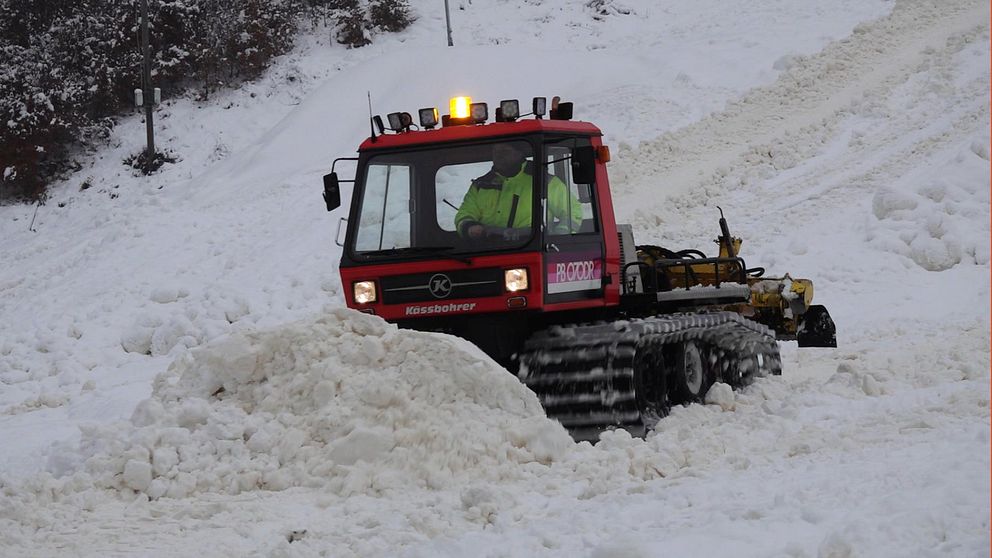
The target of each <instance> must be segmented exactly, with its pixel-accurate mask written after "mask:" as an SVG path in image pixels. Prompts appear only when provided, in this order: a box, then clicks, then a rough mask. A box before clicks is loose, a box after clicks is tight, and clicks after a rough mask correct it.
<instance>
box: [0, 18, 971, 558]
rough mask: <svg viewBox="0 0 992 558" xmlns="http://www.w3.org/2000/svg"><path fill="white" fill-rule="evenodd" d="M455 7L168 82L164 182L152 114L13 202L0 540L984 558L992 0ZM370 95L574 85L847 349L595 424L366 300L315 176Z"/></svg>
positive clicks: (675, 235) (199, 548)
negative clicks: (643, 424)
mask: <svg viewBox="0 0 992 558" xmlns="http://www.w3.org/2000/svg"><path fill="white" fill-rule="evenodd" d="M434 4H435V3H432V2H426V1H416V2H413V8H414V11H415V13H416V15H417V16H418V21H417V22H416V23H415V24H414V25H413V27H411V28H410V29H409V30H407V31H404V32H402V33H399V34H396V35H380V36H377V37H375V42H374V43H373V44H372V45H370V46H369V47H365V48H362V49H354V50H346V49H344V48H342V47H340V46H337V45H328V44H327V40H326V37H327V36H328V32H327V30H322V29H318V30H315V31H314V32H313V33H312V34H311V35H308V36H306V37H304V38H303V39H302V40H301V44H300V45H299V46H298V48H297V49H296V50H294V51H293V52H292V53H291V54H289V55H287V56H284V57H283V58H282V59H280V60H279V61H277V63H276V65H275V66H274V67H273V68H272V69H271V70H270V71H269V72H267V73H266V75H265V76H263V77H262V78H260V79H259V80H257V81H255V82H252V83H249V84H246V85H245V86H244V87H243V88H241V89H239V90H236V91H231V92H227V93H221V94H219V95H218V96H216V97H215V98H214V99H212V101H211V103H210V104H206V103H200V102H197V101H194V100H192V99H172V100H166V102H165V103H164V104H163V105H162V106H160V107H159V112H158V115H157V117H156V126H157V130H156V134H157V136H156V138H157V142H158V143H159V145H160V146H164V147H165V148H167V149H169V150H171V151H172V152H174V153H176V154H177V155H178V159H179V161H178V162H177V163H175V164H170V165H166V166H165V167H164V168H163V169H162V170H161V171H160V172H159V173H158V174H156V175H153V176H151V177H142V176H134V175H132V174H131V172H130V171H129V169H128V168H127V167H124V166H123V165H122V163H121V161H122V160H123V159H124V157H126V156H127V155H130V154H133V153H135V152H137V151H138V150H139V149H140V148H141V146H142V145H143V140H144V125H143V123H142V122H141V121H140V119H139V118H137V117H135V118H129V119H125V120H124V121H123V122H122V123H121V125H120V126H119V127H118V128H117V130H116V131H115V136H114V140H113V141H114V143H113V145H112V146H110V147H108V148H107V149H106V150H103V151H101V152H99V153H96V154H94V155H93V156H92V158H91V159H88V160H87V161H86V165H85V166H84V168H83V169H82V170H81V171H79V172H78V173H77V174H76V175H74V176H72V177H71V178H69V179H68V180H66V181H65V182H64V183H62V184H60V185H57V186H56V187H55V188H54V190H53V191H52V196H51V199H50V200H49V201H48V203H46V204H45V205H44V206H41V207H40V209H39V211H38V215H37V219H36V221H35V223H34V227H33V228H34V230H35V231H37V232H34V231H32V230H29V223H30V222H31V221H32V214H33V212H34V211H35V208H34V207H24V206H10V207H0V235H2V236H3V238H4V239H5V243H4V245H3V246H2V247H0V261H2V262H3V263H4V265H3V266H0V316H3V320H0V386H2V388H0V447H2V448H3V451H0V545H2V546H0V547H2V548H3V549H4V551H3V552H4V553H10V554H11V555H18V556H48V555H55V554H79V555H93V556H95V555H120V554H129V553H130V554H134V553H137V554H140V555H143V556H186V555H189V554H191V553H199V554H203V555H208V556H213V555H276V556H298V555H300V556H318V555H333V556H432V557H433V556H466V555H472V556H565V555H568V556H572V555H579V556H595V557H608V556H659V555H675V556H680V555H716V554H718V553H724V554H730V553H733V554H735V555H744V556H798V557H801V556H808V557H813V556H816V557H832V556H979V555H987V554H988V551H989V504H988V503H989V495H990V483H989V467H990V464H989V455H990V444H989V435H990V423H989V399H990V398H989V394H990V386H989V309H990V303H989V276H990V275H989V238H990V228H989V204H990V201H989V183H990V170H989V146H990V136H989V128H990V120H989V109H988V96H989V60H990V57H989V47H988V45H989V27H988V23H987V22H988V21H989V8H988V4H987V3H983V2H977V1H971V0H954V1H946V2H940V3H927V2H918V3H893V2H889V1H871V2H860V1H859V2H853V1H848V0H830V1H827V2H820V3H815V4H809V3H782V2H777V1H774V0H760V1H757V2H750V3H748V4H747V5H746V6H745V5H741V6H737V5H734V4H727V3H726V2H717V1H710V0H702V1H700V2H696V3H693V5H692V6H691V7H686V6H685V5H682V4H678V3H672V2H655V1H648V0H623V1H620V0H607V1H605V2H595V3H592V5H593V6H596V7H597V8H590V7H586V5H587V3H581V4H578V3H574V2H573V3H569V2H566V1H565V0H545V1H544V2H535V1H529V0H528V1H510V0H500V1H497V2H485V3H483V2H479V1H472V0H455V1H453V2H452V4H451V5H452V23H453V27H454V42H455V45H456V47H455V48H454V49H448V48H445V47H444V46H443V44H444V36H445V35H444V14H443V10H440V9H438V7H437V6H435V5H434ZM367 91H368V92H371V95H372V99H373V103H374V106H375V109H376V111H377V112H380V113H386V112H391V111H393V110H406V111H409V112H413V111H414V110H416V109H417V108H420V107H422V106H430V105H431V104H436V105H438V106H441V107H444V106H445V104H446V101H445V100H446V99H447V97H449V96H451V95H454V94H457V93H469V94H471V95H472V96H473V97H474V98H475V99H477V100H485V101H488V102H490V103H495V102H498V100H499V99H504V98H514V97H516V98H519V99H521V100H522V101H526V100H527V99H529V98H530V97H532V96H535V95H547V96H552V95H556V94H557V95H562V96H563V97H564V98H565V99H566V100H572V101H574V102H575V103H576V105H575V106H576V116H577V117H578V118H580V119H583V120H589V121H592V122H594V123H596V124H597V125H598V126H600V127H601V128H602V129H603V131H604V134H605V140H606V142H607V143H609V144H610V145H611V146H612V147H613V148H614V149H613V162H612V163H611V164H610V175H611V187H612V190H613V193H614V196H615V205H616V207H617V213H618V216H619V219H620V221H621V222H629V223H632V224H633V225H634V231H635V235H636V236H637V240H638V242H640V243H655V244H663V245H666V246H669V247H672V248H685V247H702V248H704V249H705V247H707V246H711V247H712V248H710V249H707V251H715V246H714V245H712V239H713V238H714V237H715V236H716V235H717V231H718V229H717V226H716V221H717V218H718V216H719V215H718V212H717V210H716V208H715V206H716V205H719V206H721V207H723V209H724V211H725V212H726V214H727V218H728V220H729V222H730V227H731V231H732V232H733V233H734V234H735V235H737V236H742V237H743V238H744V245H743V253H742V256H743V257H744V258H746V259H747V261H748V263H749V264H750V265H752V266H753V265H761V266H764V267H766V268H768V270H769V272H770V273H771V274H773V275H780V274H782V273H785V272H789V273H790V274H791V275H792V276H793V277H796V278H798V277H808V278H810V279H812V280H813V282H814V283H815V285H816V296H815V302H816V303H821V304H825V305H826V306H827V307H828V308H829V309H830V311H831V314H832V315H833V316H834V319H835V321H836V322H837V326H838V332H837V336H838V348H837V349H798V348H797V347H796V346H795V344H794V343H782V350H783V367H784V373H783V375H782V376H780V377H771V378H765V379H762V380H761V381H759V382H757V383H756V384H755V385H753V386H750V387H749V388H747V389H745V390H743V391H740V392H733V391H731V390H730V389H729V387H727V386H724V385H721V384H718V385H716V386H714V387H713V389H711V391H710V393H709V394H708V397H707V402H706V403H707V404H704V405H693V406H689V407H684V408H683V407H679V408H676V409H674V410H673V412H672V414H671V415H670V416H669V417H667V418H665V419H663V420H662V421H661V422H660V423H659V424H658V429H657V431H656V433H655V434H653V435H651V436H649V437H648V438H647V439H644V440H642V439H637V438H631V437H630V436H629V435H628V434H627V433H626V432H622V431H621V432H612V433H606V434H604V435H603V436H602V438H601V440H600V441H599V442H598V443H597V444H595V445H591V444H589V443H579V444H576V443H573V442H572V441H571V440H570V439H569V438H567V436H566V435H565V433H564V431H563V430H562V429H561V427H560V426H559V425H557V424H556V423H554V422H553V421H550V420H548V419H547V418H545V417H544V416H543V413H542V412H541V410H540V407H539V405H538V402H537V400H536V397H535V396H534V395H533V394H532V393H530V392H529V391H528V390H527V389H526V388H525V387H524V386H523V385H522V384H520V383H519V382H518V381H517V380H516V379H515V378H513V377H512V376H511V375H509V374H507V373H506V372H505V371H503V370H501V369H500V368H499V367H498V366H497V365H495V364H494V363H493V362H492V361H490V360H489V359H488V358H487V357H485V355H483V354H482V353H481V352H480V351H479V350H478V349H476V348H475V347H472V346H471V345H469V344H467V343H465V342H463V341H461V340H458V339H455V338H451V337H447V336H444V335H439V334H424V333H417V332H410V331H403V330H397V329H396V328H394V327H392V326H389V325H387V324H384V323H383V322H381V321H380V320H378V319H376V318H374V317H370V316H365V315H361V314H358V313H355V312H351V311H349V310H346V309H344V308H343V305H344V304H343V300H342V295H341V292H342V289H341V286H340V282H339V279H338V275H337V269H336V266H337V260H338V258H339V256H340V253H339V248H337V247H336V246H335V245H334V242H333V241H334V238H333V237H334V234H335V231H336V228H337V221H338V219H339V218H340V217H342V216H343V213H342V210H337V211H335V212H333V213H331V214H330V215H328V214H327V213H326V212H324V211H323V207H322V203H321V202H320V199H319V192H320V176H321V175H322V174H323V173H325V172H327V170H328V169H329V166H330V162H331V161H332V160H333V159H334V158H335V157H339V156H348V155H350V154H352V153H353V152H354V149H355V147H356V146H357V145H358V143H359V142H360V141H361V139H363V138H364V136H365V135H367V133H368V126H367V121H366V115H367V105H366V103H367V101H366V92H367ZM525 104H526V103H525ZM338 170H339V171H341V172H344V173H346V172H348V171H347V170H342V169H341V168H339V169H338ZM84 183H85V184H88V185H90V187H88V188H86V189H85V190H83V189H80V185H81V184H84ZM344 194H345V195H344V197H345V198H346V199H345V200H344V201H345V205H347V197H348V192H347V191H346V192H344Z"/></svg>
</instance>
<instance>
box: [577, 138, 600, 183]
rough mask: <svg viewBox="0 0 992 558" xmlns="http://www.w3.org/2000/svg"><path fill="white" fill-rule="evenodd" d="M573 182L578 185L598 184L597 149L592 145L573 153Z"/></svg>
mask: <svg viewBox="0 0 992 558" xmlns="http://www.w3.org/2000/svg"><path fill="white" fill-rule="evenodd" d="M572 181H573V182H575V183H576V184H592V183H593V182H596V149H595V148H594V147H592V146H591V145H587V146H583V147H576V148H575V149H574V150H573V151H572Z"/></svg>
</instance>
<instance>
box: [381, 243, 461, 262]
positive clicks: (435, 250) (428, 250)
mask: <svg viewBox="0 0 992 558" xmlns="http://www.w3.org/2000/svg"><path fill="white" fill-rule="evenodd" d="M454 248H455V247H454V246H407V247H406V248H387V249H385V250H375V251H373V252H365V255H368V256H394V255H399V254H439V253H441V252H447V251H448V250H454ZM441 255H443V256H444V257H446V258H449V259H452V260H456V261H459V262H462V263H466V264H470V263H472V260H471V259H469V258H466V257H463V256H456V255H454V254H441Z"/></svg>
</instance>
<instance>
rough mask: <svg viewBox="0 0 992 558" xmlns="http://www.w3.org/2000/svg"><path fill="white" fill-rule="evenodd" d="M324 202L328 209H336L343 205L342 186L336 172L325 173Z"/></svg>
mask: <svg viewBox="0 0 992 558" xmlns="http://www.w3.org/2000/svg"><path fill="white" fill-rule="evenodd" d="M324 203H326V204H327V210H328V211H334V210H335V209H337V208H338V207H339V206H340V205H341V186H340V185H339V184H338V173H336V172H332V173H331V174H325V175H324Z"/></svg>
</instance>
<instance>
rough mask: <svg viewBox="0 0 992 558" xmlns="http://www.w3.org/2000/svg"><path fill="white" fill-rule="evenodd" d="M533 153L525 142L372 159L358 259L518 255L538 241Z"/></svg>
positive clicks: (364, 182) (364, 180)
mask: <svg viewBox="0 0 992 558" xmlns="http://www.w3.org/2000/svg"><path fill="white" fill-rule="evenodd" d="M533 161H534V153H533V148H532V147H531V144H530V143H529V142H527V141H523V140H515V141H503V142H493V143H487V144H477V145H469V146H458V147H450V146H447V147H443V148H436V149H429V150H418V151H411V152H406V153H388V154H382V155H374V156H372V157H370V158H369V160H368V162H367V164H366V166H365V171H364V176H363V177H360V178H361V193H360V196H361V199H360V205H359V211H358V218H357V220H356V223H355V227H356V229H355V232H354V235H353V240H352V242H353V246H352V248H353V251H354V253H355V254H359V255H363V256H366V257H374V256H377V255H382V256H386V255H396V254H417V253H444V252H451V253H468V252H473V253H474V252H487V251H495V250H505V249H512V248H517V247H520V246H522V245H523V244H525V243H527V242H528V241H529V240H530V238H531V237H532V236H533V231H534V226H533V222H532V221H533V215H534V194H533V192H534V184H535V182H534V176H536V175H537V173H536V172H535V170H534V162H533Z"/></svg>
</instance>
